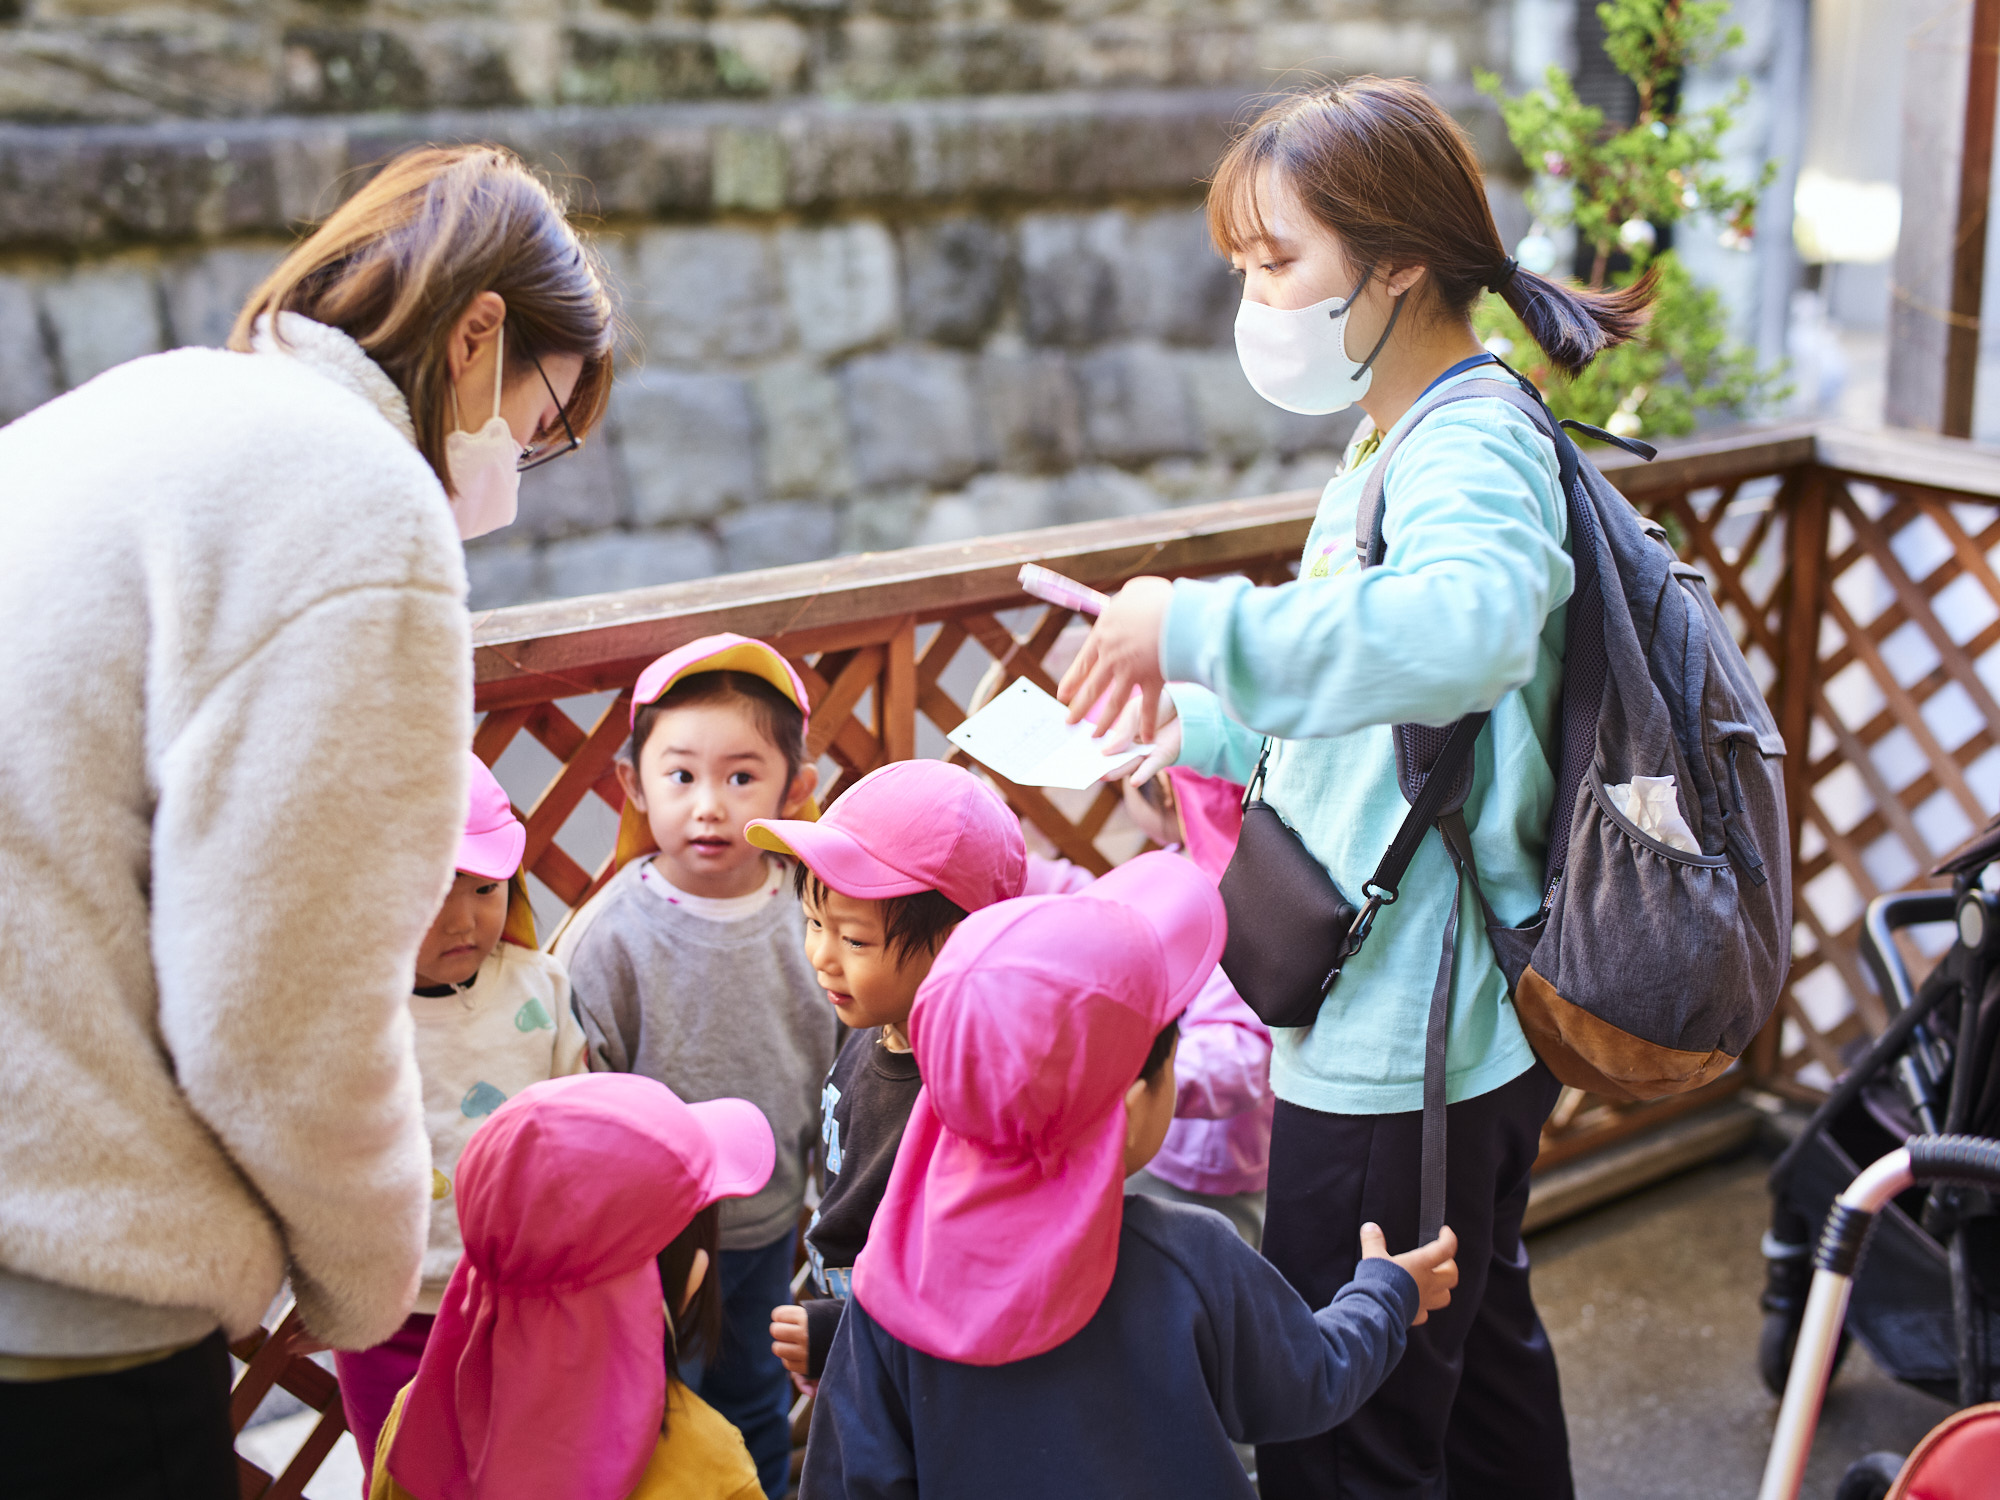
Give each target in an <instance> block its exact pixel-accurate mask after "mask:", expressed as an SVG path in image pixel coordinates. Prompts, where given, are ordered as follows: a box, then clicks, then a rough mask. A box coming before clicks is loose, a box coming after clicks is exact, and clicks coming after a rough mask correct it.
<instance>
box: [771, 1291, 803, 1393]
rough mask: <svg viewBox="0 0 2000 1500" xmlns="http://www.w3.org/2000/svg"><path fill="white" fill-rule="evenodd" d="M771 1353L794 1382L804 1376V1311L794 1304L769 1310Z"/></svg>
mask: <svg viewBox="0 0 2000 1500" xmlns="http://www.w3.org/2000/svg"><path fill="white" fill-rule="evenodd" d="M771 1352H772V1353H773V1354H775V1355H777V1356H778V1360H779V1363H781V1364H783V1365H784V1367H785V1368H786V1369H787V1370H790V1371H791V1372H792V1377H793V1378H794V1379H795V1380H803V1379H805V1375H806V1310H805V1309H804V1308H803V1307H800V1306H798V1305H797V1304H796V1303H787V1304H786V1305H785V1306H783V1307H774V1308H772V1309H771Z"/></svg>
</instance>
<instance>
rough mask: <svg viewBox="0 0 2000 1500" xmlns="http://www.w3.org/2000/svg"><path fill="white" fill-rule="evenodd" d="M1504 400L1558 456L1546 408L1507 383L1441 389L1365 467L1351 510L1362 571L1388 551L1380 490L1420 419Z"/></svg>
mask: <svg viewBox="0 0 2000 1500" xmlns="http://www.w3.org/2000/svg"><path fill="white" fill-rule="evenodd" d="M1495 400H1498V401H1505V402H1506V403H1507V404H1508V405H1509V406H1512V407H1514V408H1516V409H1517V410H1519V411H1520V412H1521V413H1522V414H1523V415H1524V416H1526V417H1527V419H1528V420H1529V421H1531V422H1533V423H1534V424H1535V426H1536V428H1537V429H1538V430H1539V431H1540V432H1541V433H1542V434H1543V436H1545V437H1547V438H1548V439H1549V441H1551V442H1553V443H1555V445H1556V450H1557V452H1558V453H1560V452H1561V450H1562V447H1563V445H1562V443H1561V441H1560V440H1559V439H1558V438H1557V436H1556V433H1555V431H1552V430H1551V429H1552V426H1553V424H1552V423H1551V421H1550V419H1549V417H1548V414H1547V412H1546V409H1545V408H1544V407H1543V406H1542V404H1541V403H1540V402H1539V401H1537V400H1536V399H1535V398H1534V397H1532V396H1530V395H1529V394H1528V393H1527V392H1526V391H1524V390H1522V389H1521V388H1520V387H1519V386H1517V385H1515V384H1514V383H1513V382H1512V381H1509V380H1465V381H1461V382H1459V383H1458V384H1457V385H1452V386H1446V387H1445V388H1444V390H1442V391H1440V392H1439V393H1438V394H1437V395H1435V396H1433V397H1432V398H1431V399H1430V400H1429V401H1427V402H1425V403H1424V404H1423V405H1421V406H1419V407H1418V408H1417V412H1416V415H1415V416H1414V417H1413V418H1412V419H1411V420H1410V421H1409V423H1408V424H1407V425H1406V426H1404V428H1403V430H1402V431H1401V432H1399V433H1397V434H1396V435H1395V436H1394V437H1392V438H1389V439H1387V440H1386V441H1385V442H1384V443H1383V444H1382V446H1381V447H1380V448H1378V449H1376V450H1375V461H1374V463H1373V464H1372V465H1371V466H1370V467H1369V470H1368V478H1367V479H1366V480H1365V481H1364V482H1363V484H1362V486H1361V499H1360V502H1359V503H1358V504H1357V505H1356V506H1355V508H1354V556H1355V560H1356V561H1357V562H1358V563H1360V565H1361V566H1362V567H1364V568H1375V567H1380V566H1381V564H1382V558H1383V556H1384V554H1385V553H1386V552H1387V551H1388V544H1387V543H1386V542H1385V541H1384V540H1383V537H1382V522H1383V516H1384V515H1385V513H1386V511H1387V505H1386V504H1385V502H1384V498H1383V496H1384V491H1385V489H1386V487H1387V484H1388V480H1389V460H1390V458H1391V457H1392V456H1393V455H1394V454H1395V451H1396V450H1397V449H1398V448H1399V447H1401V446H1402V444H1403V441H1404V439H1406V438H1407V437H1409V435H1410V434H1411V433H1413V432H1415V431H1416V430H1417V428H1419V427H1420V426H1422V425H1423V422H1424V419H1425V418H1426V417H1428V416H1430V414H1431V413H1432V412H1435V411H1440V410H1442V409H1443V408H1445V407H1447V406H1453V405H1456V404H1457V403H1458V402H1460V401H1495Z"/></svg>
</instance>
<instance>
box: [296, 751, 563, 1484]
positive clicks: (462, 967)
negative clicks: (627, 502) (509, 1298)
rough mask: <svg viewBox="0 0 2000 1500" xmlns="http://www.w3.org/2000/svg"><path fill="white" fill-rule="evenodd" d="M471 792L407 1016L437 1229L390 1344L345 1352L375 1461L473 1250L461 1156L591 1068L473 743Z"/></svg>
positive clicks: (362, 1442) (350, 1417)
mask: <svg viewBox="0 0 2000 1500" xmlns="http://www.w3.org/2000/svg"><path fill="white" fill-rule="evenodd" d="M466 758H467V760H468V761H469V762H470V769H471V775H472V790H471V795H470V797H469V798H468V806H467V810H466V816H465V833H464V835H463V836H462V837H461V838H460V839H459V844H458V873H457V874H456V875H455V876H453V877H452V883H451V889H450V891H449V892H448V893H447V894H446V895H445V898H444V905H443V906H442V907H441V908H440V909H439V911H438V914H437V918H436V920H434V921H433V922H432V923H431V930H430V931H429V932H428V933H426V934H425V935H424V941H423V946H422V947H421V948H419V949H418V950H417V967H416V981H417V982H416V989H415V991H414V993H412V994H411V996H410V1020H411V1022H412V1023H413V1026H414V1030H415V1033H416V1052H417V1071H418V1073H419V1074H420V1075H421V1076H422V1078H423V1088H424V1125H425V1127H426V1129H427V1130H428V1132H429V1134H430V1138H431V1229H430V1244H429V1245H428V1246H427V1247H426V1249H425V1250H424V1271H423V1284H422V1286H421V1287H420V1288H419V1289H418V1292H417V1305H416V1310H415V1311H414V1312H413V1313H411V1314H410V1317H409V1319H408V1320H407V1321H406V1322H405V1323H404V1324H403V1326H402V1327H401V1328H400V1329H398V1330H397V1331H396V1333H395V1334H394V1335H392V1336H391V1337H390V1338H389V1340H388V1341H387V1342H386V1343H382V1344H377V1345H376V1346H375V1347H374V1348H372V1349H363V1350H360V1351H359V1352H355V1353H349V1352H345V1351H336V1352H335V1354H334V1356H333V1363H334V1370H335V1373H336V1374H337V1375H338V1376H339V1378H340V1400H341V1406H342V1408H343V1409H344V1410H345V1411H346V1413H347V1426H348V1430H349V1431H351V1432H352V1433H353V1434H354V1442H355V1446H356V1447H358V1448H359V1449H360V1450H361V1463H362V1472H363V1473H364V1474H366V1473H367V1472H368V1470H369V1469H370V1468H371V1467H372V1465H373V1460H374V1454H375V1441H376V1434H377V1433H378V1432H379V1431H380V1430H381V1427H382V1421H383V1419H384V1418H385V1417H386V1416H387V1415H388V1413H389V1404H390V1403H391V1402H392V1401H394V1400H395V1399H396V1392H398V1391H399V1390H401V1389H402V1388H403V1387H404V1386H405V1385H407V1384H408V1383H409V1380H410V1377H411V1376H412V1375H414V1374H416V1372H417V1360H418V1358H419V1357H420V1356H421V1355H422V1354H423V1352H424V1343H425V1340H426V1339H427V1338H428V1337H429V1336H430V1331H431V1326H432V1319H433V1315H434V1314H435V1313H436V1312H437V1310H438V1304H439V1303H440V1301H441V1300H442V1299H443V1297H444V1290H445V1286H446V1284H447V1283H448V1282H449V1281H450V1280H451V1276H452V1272H453V1271H454V1270H456V1269H457V1267H458V1260H459V1255H460V1253H461V1251H462V1250H463V1246H462V1244H461V1242H460V1240H459V1233H458V1211H457V1210H458V1202H457V1196H456V1189H457V1179H458V1170H459V1160H460V1156H461V1154H462V1153H463V1152H464V1151H465V1149H466V1143H467V1142H468V1141H470V1140H471V1139H472V1138H473V1134H474V1132H475V1131H477V1130H478V1129H479V1127H480V1126H481V1125H483V1124H484V1123H485V1122H486V1119H487V1117H488V1116H489V1115H491V1114H492V1113H493V1112H494V1111H495V1110H496V1109H498V1108H499V1107H500V1106H501V1105H502V1104H504V1103H506V1102H507V1100H508V1099H510V1098H511V1097H513V1096H514V1095H515V1094H518V1093H519V1092H520V1091H521V1090H523V1089H525V1088H527V1087H528V1086H529V1085H530V1084H534V1083H539V1082H542V1081H543V1080H545V1079H549V1078H559V1077H562V1076H563V1075H565V1074H568V1073H580V1072H582V1071H583V1067H584V1061H583V1032H582V1030H581V1029H580V1028H579V1027H578V1025H577V1023H576V1017H575V1016H574V1015H573V1014H571V1012H570V996H569V978H568V976H567V975H566V974H565V973H564V972H563V967H562V965H561V964H560V963H558V962H557V961H556V960H555V959H553V958H551V957H549V956H548V955H547V954H546V953H543V952H541V951H540V950H538V949H537V948H536V947H535V920H534V913H533V912H532V911H531V910H530V908H529V906H528V894H527V888H526V886H525V885H524V884H523V883H522V881H521V880H520V878H519V876H520V870H521V855H522V852H523V850H524V849H525V848H526V847H527V842H528V830H527V829H526V828H525V827H523V826H522V824H521V820H520V819H519V818H517V817H515V816H514V809H513V806H512V804H511V803H509V801H508V800H507V794H506V792H504V791H503V790H501V787H500V783H499V782H498V781H496V780H494V777H493V773H492V772H491V771H489V770H487V768H486V764H485V762H483V761H482V760H480V759H479V757H478V756H476V755H472V754H470V753H469V752H468V754H467V757H466Z"/></svg>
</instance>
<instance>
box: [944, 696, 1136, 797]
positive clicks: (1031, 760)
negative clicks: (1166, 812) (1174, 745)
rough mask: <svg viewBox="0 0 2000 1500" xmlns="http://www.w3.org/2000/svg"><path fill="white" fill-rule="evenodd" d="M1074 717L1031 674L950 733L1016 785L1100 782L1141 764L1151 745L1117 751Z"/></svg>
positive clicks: (1080, 785)
mask: <svg viewBox="0 0 2000 1500" xmlns="http://www.w3.org/2000/svg"><path fill="white" fill-rule="evenodd" d="M1068 716H1069V711H1068V710H1067V709H1065V708H1064V707H1063V706H1062V705H1061V704H1060V703H1058V702H1056V700H1055V699H1053V698H1051V697H1050V696H1049V695H1048V694H1047V693H1045V692H1043V691H1042V690H1041V689H1040V688H1038V687H1036V686H1035V685H1034V684H1033V683H1032V682H1030V681H1028V679H1027V678H1025V677H1017V678H1015V679H1014V682H1013V683H1012V685H1010V686H1009V687H1008V688H1007V690H1006V691H1005V692H1003V693H1000V694H999V695H998V696H996V697H995V698H994V699H993V701H992V702H991V703H989V704H987V705H986V706H985V707H984V708H982V709H980V710H979V712H978V713H976V714H974V715H973V716H972V717H971V718H969V719H967V720H966V721H965V722H964V723H963V724H961V725H959V726H958V728H956V729H954V730H953V731H952V732H951V733H950V734H949V735H947V736H946V738H947V739H949V740H950V741H951V742H952V743H953V744H954V745H956V746H958V748H959V749H961V750H963V751H965V753H966V754H968V755H970V756H971V757H972V758H973V759H974V760H976V761H978V762H979V763H980V764H981V765H982V766H986V767H987V768H989V769H990V770H994V771H997V772H999V773H1000V774H1001V775H1002V776H1004V777H1006V778H1007V779H1008V780H1009V781H1011V782H1013V783H1014V784H1015V785H1016V786H1052V787H1067V788H1069V789H1071V790H1074V791H1081V790H1082V789H1084V788H1085V787H1089V786H1094V785H1096V784H1097V782H1099V781H1100V780H1102V779H1103V777H1104V775H1105V773H1106V772H1108V771H1112V770H1116V769H1123V768H1126V767H1129V766H1132V765H1134V764H1136V763H1137V762H1139V761H1141V760H1143V759H1145V757H1146V756H1147V755H1149V754H1151V753H1152V749H1153V747H1152V746H1151V745H1133V746H1132V747H1130V748H1129V749H1126V750H1121V751H1120V752H1119V753H1118V754H1116V755H1110V756H1107V755H1106V754H1105V753H1104V746H1105V741H1103V740H1100V739H1095V738H1093V737H1092V733H1091V726H1090V724H1089V722H1088V721H1085V722H1084V723H1081V724H1066V723H1064V722H1063V721H1064V720H1065V719H1066V718H1067V717H1068Z"/></svg>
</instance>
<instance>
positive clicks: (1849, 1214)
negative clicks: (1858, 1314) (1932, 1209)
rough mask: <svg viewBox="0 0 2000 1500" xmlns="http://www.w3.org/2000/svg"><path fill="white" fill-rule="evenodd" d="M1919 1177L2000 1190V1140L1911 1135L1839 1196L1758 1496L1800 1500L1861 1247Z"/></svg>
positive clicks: (1825, 1235) (1822, 1242)
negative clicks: (1882, 1215) (1877, 1220)
mask: <svg viewBox="0 0 2000 1500" xmlns="http://www.w3.org/2000/svg"><path fill="white" fill-rule="evenodd" d="M1919 1182H1924V1183H1953V1184H1956V1185H1958V1186H1961V1187H1978V1188H1996V1189H2000V1141H1994V1140H1987V1139H1984V1138H1982V1137H1979V1136H1970V1135H1916V1136H1911V1137H1910V1139H1909V1140H1908V1141H1907V1142H1906V1143H1905V1144H1903V1145H1902V1146H1899V1147H1897V1148H1896V1149H1895V1150H1894V1151H1891V1152H1890V1153H1889V1154H1888V1155H1887V1156H1884V1157H1882V1158H1881V1159H1880V1160H1879V1161H1876V1162H1873V1163H1871V1164H1870V1165H1868V1166H1866V1167H1863V1168H1862V1169H1861V1173H1860V1175H1859V1176H1857V1177H1856V1178H1855V1179H1854V1181H1852V1182H1851V1183H1849V1184H1848V1185H1847V1188H1846V1190H1845V1191H1843V1192H1842V1193H1841V1195H1840V1196H1839V1197H1838V1198H1836V1199H1834V1201H1833V1210H1832V1212H1830V1213H1829V1214H1828V1215H1827V1216H1826V1229H1825V1231H1824V1232H1823V1233H1822V1234H1821V1236H1820V1242H1819V1249H1818V1251H1817V1252H1816V1253H1815V1254H1814V1256H1813V1268H1814V1269H1813V1281H1812V1291H1811V1293H1810V1294H1809V1295H1808V1296H1807V1298H1806V1311H1805V1318H1804V1320H1803V1321H1802V1322H1801V1323H1800V1325H1799V1340H1798V1345H1797V1347H1796V1348H1795V1349H1794V1351H1793V1354H1792V1372H1791V1375H1790V1377H1789V1378H1788V1379H1787V1380H1786V1382H1785V1399H1784V1402H1783V1404H1782V1405H1781V1406H1780V1407H1779V1408H1778V1427H1777V1431H1776V1432H1775V1433H1773V1434H1772V1437H1771V1456H1770V1459H1769V1461H1768V1462H1767V1463H1766V1464H1765V1466H1764V1482H1763V1484H1762V1485H1761V1486H1759V1488H1758V1490H1757V1500H1798V1493H1799V1484H1800V1482H1801V1481H1802V1480H1803V1479H1804V1478H1805V1470H1806V1457H1807V1455H1808V1454H1810V1453H1811V1451H1812V1439H1813V1429H1814V1428H1815V1427H1817V1426H1818V1425H1819V1409H1820V1403H1821V1402H1823V1401H1824V1400H1825V1399H1826V1387H1827V1382H1828V1381H1829V1380H1830V1379H1831V1378H1832V1376H1833V1356H1834V1350H1835V1349H1836V1347H1837V1346H1838V1344H1839V1341H1840V1327H1841V1324H1842V1323H1844V1322H1846V1321H1847V1299H1848V1294H1849V1293H1850V1292H1851V1291H1852V1290H1853V1287H1854V1270H1855V1267H1856V1265H1858V1264H1859V1263H1860V1260H1861V1247H1862V1245H1863V1244H1864V1243H1865V1242H1866V1241H1867V1238H1868V1231H1869V1230H1870V1229H1871V1228H1873V1227H1874V1224H1875V1215H1876V1214H1878V1213H1880V1212H1881V1211H1882V1209H1883V1208H1885V1207H1886V1206H1887V1205H1888V1204H1889V1202H1890V1200H1892V1199H1893V1198H1894V1197H1895V1196H1896V1195H1897V1194H1898V1193H1901V1192H1903V1191H1905V1190H1906V1189H1908V1188H1910V1187H1912V1186H1914V1185H1915V1184H1917V1183H1919Z"/></svg>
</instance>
